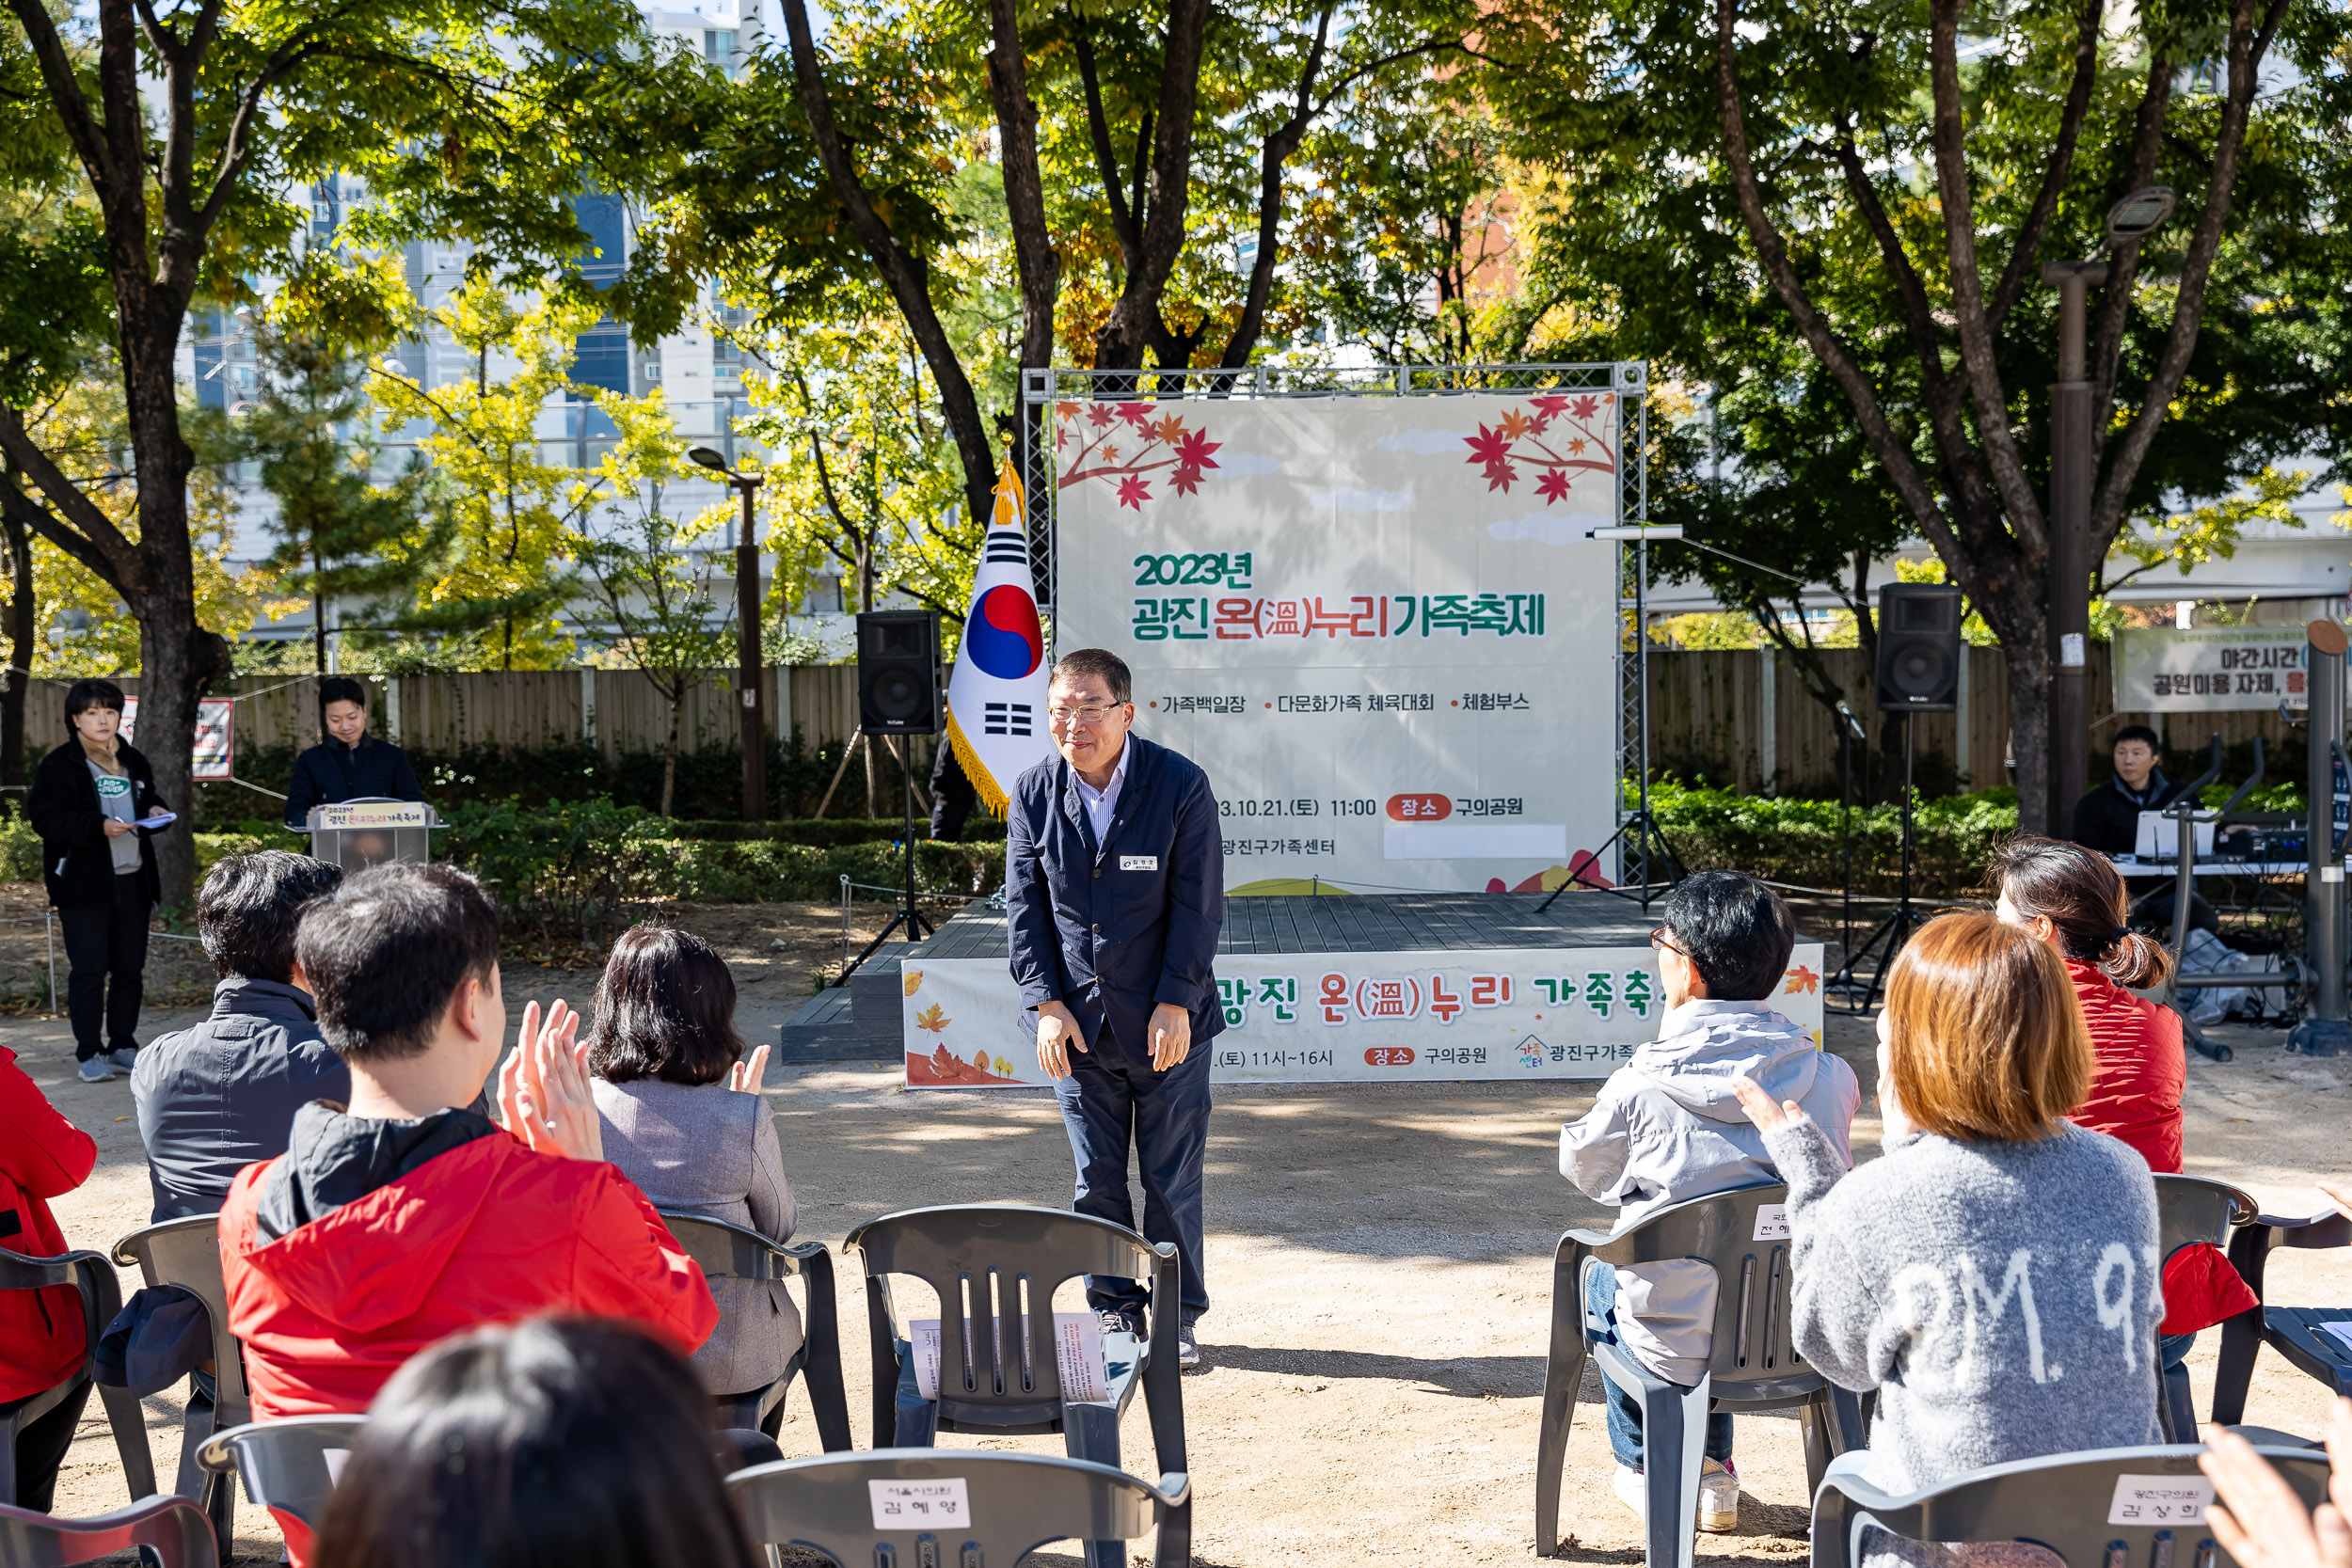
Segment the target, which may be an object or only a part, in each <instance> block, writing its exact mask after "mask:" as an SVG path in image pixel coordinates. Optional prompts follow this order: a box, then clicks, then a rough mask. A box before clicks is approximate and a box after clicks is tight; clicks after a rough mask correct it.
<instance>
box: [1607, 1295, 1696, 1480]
mask: <svg viewBox="0 0 2352 1568" xmlns="http://www.w3.org/2000/svg"><path fill="white" fill-rule="evenodd" d="M1584 1307H1585V1311H1586V1314H1587V1317H1586V1320H1585V1321H1586V1322H1587V1323H1590V1324H1591V1325H1592V1328H1593V1336H1592V1337H1593V1338H1594V1339H1595V1340H1596V1341H1598V1342H1602V1343H1606V1344H1612V1345H1621V1344H1622V1343H1623V1341H1622V1340H1620V1339H1619V1338H1617V1271H1616V1270H1615V1269H1613V1268H1611V1267H1610V1266H1609V1265H1608V1264H1606V1263H1602V1264H1599V1265H1597V1266H1596V1267H1595V1268H1594V1269H1593V1270H1592V1271H1591V1272H1590V1273H1588V1274H1587V1275H1585V1276H1584ZM1593 1370H1595V1371H1597V1372H1599V1373H1600V1388H1601V1396H1602V1397H1601V1403H1602V1404H1603V1405H1604V1406H1605V1407H1606V1408H1607V1410H1608V1412H1609V1451H1610V1452H1611V1453H1613V1454H1614V1455H1616V1459H1617V1463H1618V1464H1620V1465H1624V1466H1625V1467H1626V1468H1627V1469H1629V1470H1642V1469H1644V1466H1643V1464H1642V1402H1641V1399H1640V1397H1639V1396H1637V1395H1634V1394H1630V1393H1628V1392H1627V1391H1626V1390H1625V1389H1623V1388H1620V1387H1618V1386H1616V1385H1615V1384H1613V1383H1612V1382H1610V1381H1609V1374H1608V1372H1607V1371H1605V1370H1602V1368H1601V1365H1600V1363H1599V1362H1598V1361H1597V1360H1596V1361H1595V1362H1594V1363H1593ZM1705 1451H1706V1454H1707V1457H1708V1458H1709V1459H1711V1460H1714V1461H1715V1462H1716V1463H1718V1464H1721V1465H1728V1464H1730V1463H1731V1412H1730V1411H1728V1410H1717V1411H1714V1412H1711V1413H1710V1414H1709V1415H1708V1418H1707V1447H1706V1449H1705ZM1645 1473H1646V1471H1645Z"/></svg>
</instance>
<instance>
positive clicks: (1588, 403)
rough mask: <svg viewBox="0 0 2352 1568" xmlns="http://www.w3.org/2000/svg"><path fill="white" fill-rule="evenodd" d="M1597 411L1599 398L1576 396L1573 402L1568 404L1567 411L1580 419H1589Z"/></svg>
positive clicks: (1598, 409)
mask: <svg viewBox="0 0 2352 1568" xmlns="http://www.w3.org/2000/svg"><path fill="white" fill-rule="evenodd" d="M1599 411H1600V399H1598V398H1593V397H1583V398H1578V399H1577V400H1576V401H1575V402H1574V403H1571V404H1568V412H1569V413H1570V414H1572V415H1574V416H1575V417H1576V418H1578V419H1580V420H1589V419H1591V418H1592V417H1593V416H1594V415H1595V414H1597V413H1598V412H1599Z"/></svg>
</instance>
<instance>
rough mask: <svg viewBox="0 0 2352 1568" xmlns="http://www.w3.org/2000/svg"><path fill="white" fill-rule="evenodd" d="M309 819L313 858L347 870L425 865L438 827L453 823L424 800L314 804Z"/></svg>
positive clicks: (346, 801)
mask: <svg viewBox="0 0 2352 1568" xmlns="http://www.w3.org/2000/svg"><path fill="white" fill-rule="evenodd" d="M304 822H305V826H304V829H303V831H304V832H308V833H309V834H310V853H311V855H312V857H313V858H315V859H318V860H323V861H326V862H327V863H330V864H333V865H340V866H342V868H343V869H344V870H345V871H361V870H365V869H366V868H367V867H369V866H371V865H423V864H426V863H429V862H430V861H431V860H432V859H433V830H434V829H436V828H443V827H447V826H448V824H447V823H445V822H443V821H442V820H441V817H440V814H439V813H438V812H436V811H435V810H434V809H433V808H432V807H431V806H429V805H427V804H426V803H425V802H424V801H422V800H342V801H338V802H337V803H335V804H334V805H331V806H312V807H311V808H310V813H309V815H308V816H306V817H305V819H304Z"/></svg>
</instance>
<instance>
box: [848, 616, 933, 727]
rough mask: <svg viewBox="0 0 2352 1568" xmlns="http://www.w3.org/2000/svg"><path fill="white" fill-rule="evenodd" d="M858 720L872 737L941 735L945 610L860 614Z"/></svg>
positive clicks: (858, 623) (858, 637) (858, 622)
mask: <svg viewBox="0 0 2352 1568" xmlns="http://www.w3.org/2000/svg"><path fill="white" fill-rule="evenodd" d="M857 721H858V723H859V725H860V726H861V727H862V728H864V730H865V731H866V734H867V735H937V734H938V733H939V732H940V731H941V730H943V729H945V728H946V719H945V715H944V714H943V713H942V711H941V705H940V700H939V613H938V611H936V610H874V611H871V612H870V613H867V614H865V615H861V616H859V617H858V618H857Z"/></svg>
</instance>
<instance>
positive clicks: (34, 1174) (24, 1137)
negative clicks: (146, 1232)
mask: <svg viewBox="0 0 2352 1568" xmlns="http://www.w3.org/2000/svg"><path fill="white" fill-rule="evenodd" d="M0 1054H6V1055H7V1058H8V1059H7V1060H6V1061H0V1174H5V1175H6V1176H7V1177H8V1180H11V1181H14V1182H15V1183H16V1184H17V1185H18V1186H20V1187H22V1188H24V1191H25V1193H26V1194H27V1195H29V1196H33V1197H56V1196H60V1195H61V1194H65V1193H70V1192H72V1190H73V1189H74V1188H76V1187H78V1186H80V1185H81V1184H82V1183H83V1182H85V1181H87V1180H89V1173H90V1171H91V1170H92V1169H93V1168H95V1167H96V1165H97V1164H98V1141H97V1140H96V1139H95V1138H92V1137H91V1136H90V1135H89V1134H88V1133H87V1132H83V1131H82V1130H81V1129H80V1128H78V1127H76V1126H74V1125H73V1124H72V1122H70V1121H68V1120H66V1119H65V1117H64V1115H63V1114H62V1113H61V1112H59V1111H58V1109H57V1108H56V1106H55V1105H52V1104H50V1103H49V1097H48V1096H47V1095H45V1094H43V1093H41V1092H40V1085H39V1084H36V1083H34V1082H33V1081H32V1079H30V1078H28V1077H26V1076H25V1073H24V1069H23V1068H21V1067H18V1066H17V1065H16V1057H15V1055H14V1053H0Z"/></svg>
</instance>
